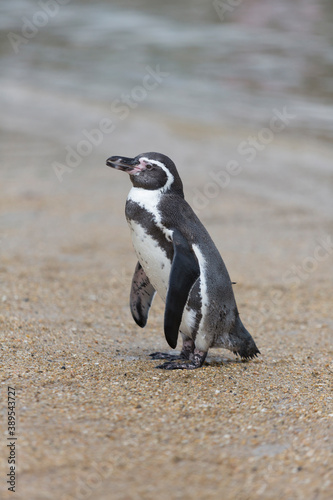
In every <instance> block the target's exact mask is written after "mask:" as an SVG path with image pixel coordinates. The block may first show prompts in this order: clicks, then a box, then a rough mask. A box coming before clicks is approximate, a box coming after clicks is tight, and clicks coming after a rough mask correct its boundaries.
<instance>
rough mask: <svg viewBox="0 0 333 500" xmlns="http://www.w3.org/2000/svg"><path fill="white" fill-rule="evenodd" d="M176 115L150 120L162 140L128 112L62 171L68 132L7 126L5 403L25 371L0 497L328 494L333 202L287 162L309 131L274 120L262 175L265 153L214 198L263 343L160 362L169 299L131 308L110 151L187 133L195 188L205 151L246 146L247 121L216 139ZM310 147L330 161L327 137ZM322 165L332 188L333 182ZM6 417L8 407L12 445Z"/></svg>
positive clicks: (184, 151) (213, 220) (118, 188)
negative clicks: (193, 365) (251, 349)
mask: <svg viewBox="0 0 333 500" xmlns="http://www.w3.org/2000/svg"><path fill="white" fill-rule="evenodd" d="M149 126H150V127H151V129H150V130H149ZM179 127H180V128H179V129H178V131H176V129H175V128H173V129H172V130H173V131H172V130H171V129H168V128H167V127H166V128H163V127H162V126H156V124H155V125H154V124H150V125H149V124H148V123H147V128H148V134H149V133H150V132H151V136H150V138H149V139H150V140H148V139H144V138H143V137H144V134H143V132H142V133H141V135H140V133H139V132H138V133H137V134H136V133H134V132H135V130H134V129H135V127H134V126H133V134H132V136H131V138H132V141H131V145H130V147H128V144H127V141H128V133H127V135H125V136H124V134H123V133H122V132H123V131H122V129H121V128H120V129H119V131H117V133H116V135H115V136H114V140H113V142H112V144H111V145H108V144H106V143H105V144H104V143H103V146H102V147H101V148H100V150H98V151H95V152H94V154H93V155H91V157H90V158H89V162H85V164H84V165H83V166H82V168H80V169H77V170H74V171H73V172H72V173H70V174H67V175H66V177H64V180H63V182H62V183H59V182H58V180H57V179H56V177H55V175H54V172H52V169H50V164H51V162H52V160H53V159H54V157H55V155H56V154H58V156H61V151H62V149H61V146H59V144H52V143H51V142H50V143H49V142H47V141H40V142H37V141H36V138H34V141H33V142H31V141H30V140H29V138H28V137H26V136H25V137H19V136H16V135H14V134H8V135H7V136H4V141H3V152H4V158H5V161H4V163H3V165H2V167H1V174H0V175H1V185H2V186H5V191H4V194H3V196H2V197H1V200H0V210H1V211H0V215H1V228H2V233H1V234H2V237H1V253H2V260H1V267H0V273H1V274H0V277H1V293H0V300H1V313H0V324H1V368H0V376H1V409H2V414H3V415H6V398H7V387H8V386H11V387H14V388H15V389H16V395H17V432H18V433H17V437H18V440H17V459H18V477H17V487H16V490H17V491H16V493H15V495H13V494H12V493H11V492H8V491H7V486H6V484H5V481H6V479H5V478H6V474H7V473H8V464H7V463H6V462H5V461H4V460H2V461H1V464H0V477H1V481H0V491H1V498H4V499H7V498H17V499H29V500H30V499H31V500H32V499H33V500H44V499H57V500H58V499H61V500H69V499H81V498H84V499H86V498H87V499H88V498H99V499H101V500H103V499H112V500H136V499H147V500H148V499H149V500H150V499H156V498H159V499H161V500H163V499H170V498H174V499H177V498H179V499H190V498H197V499H201V498H207V499H216V500H217V499H221V498H223V499H236V498H237V499H242V500H247V499H258V498H262V499H272V500H273V499H277V498H279V499H290V500H295V499H300V500H301V499H304V498H306V499H311V500H312V499H313V500H315V499H316V500H318V499H320V500H324V499H329V498H331V494H332V487H333V485H332V481H333V465H332V464H333V460H332V458H333V457H332V439H333V430H332V423H333V405H332V371H333V361H332V353H333V345H332V330H333V321H332V299H331V295H332V293H331V292H332V289H331V287H332V259H333V249H332V248H330V246H329V243H327V242H329V241H330V240H329V237H330V235H332V234H333V224H332V219H333V218H332V214H331V213H329V205H327V204H325V203H323V205H325V210H323V211H322V210H321V206H320V203H319V202H317V205H316V202H315V201H314V198H313V196H311V191H310V190H309V193H307V191H306V190H305V188H304V179H305V178H306V176H307V175H309V177H308V179H311V175H312V174H311V175H310V173H308V174H306V173H304V172H301V170H300V172H301V173H300V178H299V181H300V182H301V181H302V180H303V188H302V189H303V191H302V190H301V191H300V192H299V193H298V194H297V196H296V198H295V199H293V196H292V194H290V195H289V196H287V195H288V193H289V191H288V190H290V189H291V186H292V184H291V182H292V181H294V182H295V193H296V191H297V187H299V186H300V184H299V183H298V182H297V177H296V178H291V177H290V178H288V177H287V172H288V171H289V172H293V171H292V168H294V167H295V161H296V158H299V155H298V153H297V152H298V151H300V148H301V144H302V142H301V141H299V142H298V140H297V138H288V136H283V137H282V136H281V138H277V139H276V141H274V144H272V145H271V146H270V147H269V148H267V150H266V151H264V152H263V154H262V155H260V156H259V155H258V158H257V159H256V161H255V162H254V163H255V165H256V168H258V169H259V172H262V175H259V176H258V178H257V180H256V179H255V176H256V171H255V170H250V171H246V172H244V174H242V175H240V176H239V178H237V179H235V180H234V182H231V183H230V185H229V186H228V188H227V189H224V190H221V193H219V194H218V195H217V196H215V197H212V199H210V200H209V203H208V205H207V207H205V208H204V209H202V210H201V211H200V217H201V218H202V220H203V221H204V223H205V224H206V226H207V228H208V229H209V231H210V233H211V234H212V236H213V238H214V240H215V242H216V244H217V246H218V248H219V249H220V251H221V254H222V256H223V258H224V260H225V262H226V264H227V267H228V269H229V272H230V274H231V277H232V279H233V281H236V282H237V285H236V287H235V294H236V299H237V303H238V306H239V309H240V312H241V315H242V318H243V321H244V323H245V325H246V326H248V328H249V330H250V331H251V333H252V334H253V337H254V339H255V341H256V343H257V345H258V347H259V349H260V351H261V356H260V357H259V358H258V359H256V360H254V361H251V362H248V363H243V362H241V361H240V360H239V359H237V358H236V357H235V356H233V355H232V354H231V353H229V352H228V351H225V350H217V349H212V350H211V351H210V352H209V357H208V360H207V363H206V364H205V366H204V367H203V368H202V369H200V370H196V371H188V372H186V371H173V372H164V371H161V370H156V369H155V368H154V367H155V365H156V364H157V362H156V361H150V358H149V356H148V354H149V353H150V352H154V351H156V350H168V349H167V346H166V342H165V340H164V338H163V332H162V324H163V304H162V302H161V301H160V300H159V299H158V298H157V299H156V300H155V303H154V305H153V308H152V310H151V314H150V318H149V322H148V326H147V327H146V329H144V330H141V329H140V328H138V327H137V326H136V325H135V324H134V323H133V320H132V319H131V316H130V311H129V308H128V294H129V287H130V281H131V275H132V272H133V269H134V266H135V263H136V259H135V256H134V251H133V250H132V247H131V242H130V236H129V231H128V228H127V225H126V222H125V218H124V213H123V209H124V203H125V198H126V196H127V192H128V190H129V187H130V185H129V181H128V178H127V177H126V176H125V175H122V174H121V173H119V172H114V171H111V170H109V169H107V168H106V167H104V161H105V158H106V157H107V156H109V155H111V154H118V153H119V154H126V155H128V156H130V155H131V154H133V155H134V154H137V153H139V152H141V151H144V150H147V149H148V150H149V149H151V144H152V143H153V144H154V145H155V146H156V147H155V148H154V149H157V150H158V149H160V150H161V151H162V152H165V153H170V155H171V152H172V151H175V156H176V159H177V160H178V163H179V165H178V167H179V170H180V172H181V175H182V178H183V181H184V184H185V192H186V197H187V199H188V200H189V201H190V202H191V201H193V197H194V194H193V193H195V192H196V191H195V189H197V188H200V189H201V190H202V189H203V186H204V185H205V184H204V182H205V175H207V171H206V174H205V172H204V171H203V169H202V164H201V162H200V159H199V158H200V155H199V152H200V151H201V152H202V155H205V154H207V155H209V153H208V149H210V150H212V148H211V147H213V146H214V147H215V150H216V151H217V150H218V148H219V147H223V151H224V154H225V158H226V159H232V158H233V156H232V155H233V152H234V151H235V147H236V146H237V144H238V143H239V140H240V136H241V134H239V135H238V136H236V137H235V136H234V135H233V134H232V133H230V136H228V134H227V133H225V134H224V135H223V138H222V139H219V137H218V134H217V135H216V137H215V138H214V137H213V138H212V134H211V133H208V134H207V135H206V136H204V135H203V133H202V131H197V130H195V128H192V129H191V128H190V127H189V128H188V129H187V130H185V129H184V128H183V129H182V127H181V126H179ZM154 128H155V130H154ZM180 130H183V135H182V137H181V139H179V131H180ZM127 132H128V131H127ZM177 134H178V136H177ZM148 143H150V147H149V146H148ZM221 143H222V145H221ZM163 144H164V147H163ZM140 146H141V147H140ZM208 146H211V147H208ZM62 147H63V146H62ZM307 147H308V149H309V152H310V149H311V148H312V149H311V151H312V152H313V154H314V156H316V155H315V152H316V151H317V150H320V151H321V155H320V156H319V158H320V159H321V160H322V163H325V161H324V158H325V157H326V156H325V155H326V149H325V148H326V146H325V144H324V143H323V144H319V143H313V144H312V145H309V144H307ZM193 148H194V149H193ZM278 152H280V153H278ZM279 154H280V156H279ZM205 158H206V159H207V156H205ZM307 158H308V161H309V164H311V155H308V157H307ZM208 162H209V164H213V163H214V159H213V156H212V157H211V158H208ZM274 162H275V163H274ZM279 162H280V164H281V166H282V167H283V168H284V170H283V172H285V175H284V176H282V175H281V178H280V183H281V185H283V183H284V185H285V190H283V189H280V191H279V189H278V187H279V186H277V185H276V184H274V180H272V179H274V177H272V176H273V173H272V174H271V175H272V176H271V177H270V175H269V174H267V175H266V179H267V185H269V186H270V188H271V191H272V193H273V192H274V185H275V186H276V196H269V193H268V191H267V189H268V188H267V189H264V188H262V189H261V187H260V186H261V185H260V182H263V179H264V178H265V177H264V172H265V167H266V169H267V165H274V164H278V163H279ZM288 164H290V166H291V167H290V168H291V170H288V168H286V165H288ZM182 165H184V167H183V168H182ZM185 165H187V166H188V167H185ZM92 166H93V167H92ZM189 166H190V167H189ZM206 168H208V166H206ZM214 168H216V169H217V168H218V162H216V163H215V166H214ZM260 169H261V170H260ZM257 172H258V171H257ZM271 172H273V170H272V171H271ZM320 175H322V176H323V175H324V173H323V172H321V174H320ZM325 175H327V182H326V181H324V180H323V178H322V184H321V186H322V189H323V192H324V191H325V189H326V187H327V186H328V182H332V180H331V177H329V174H328V173H327V174H325ZM302 176H303V177H302ZM304 176H305V177H304ZM313 176H314V179H317V181H318V182H319V180H318V176H316V175H315V173H313ZM270 179H271V180H270ZM256 181H257V185H258V187H257V189H254V187H253V186H254V185H255V182H256ZM269 182H271V184H269ZM313 182H315V180H314V181H313ZM314 186H316V185H315V184H312V188H313V187H314ZM318 189H319V188H318ZM279 193H282V194H283V193H285V196H284V197H283V196H279ZM312 195H315V193H314V192H312ZM307 198H308V203H307ZM323 200H324V198H323ZM316 206H317V209H316ZM325 241H326V246H327V248H326V250H325ZM323 242H324V243H323ZM325 252H326V253H325ZM293 266H298V267H297V268H295V267H293ZM297 269H298V270H297ZM5 432H6V427H5V424H4V419H2V436H3V440H2V456H6V453H7V450H6V441H5V440H6V437H7V435H6V434H5Z"/></svg>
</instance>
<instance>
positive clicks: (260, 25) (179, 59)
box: [0, 0, 333, 137]
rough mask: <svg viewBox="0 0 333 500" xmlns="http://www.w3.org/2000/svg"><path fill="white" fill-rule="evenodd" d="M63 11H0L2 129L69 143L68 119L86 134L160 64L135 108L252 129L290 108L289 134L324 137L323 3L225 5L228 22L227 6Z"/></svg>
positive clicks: (329, 120)
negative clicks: (159, 73) (58, 137)
mask: <svg viewBox="0 0 333 500" xmlns="http://www.w3.org/2000/svg"><path fill="white" fill-rule="evenodd" d="M61 1H62V2H65V3H66V2H68V0H59V3H60V2H61ZM59 3H57V0H52V1H51V4H52V5H53V7H52V5H51V7H52V8H53V9H54V12H53V14H52V16H51V14H50V13H49V14H48V11H46V12H45V9H47V7H45V8H44V10H43V9H42V7H41V5H42V4H43V2H42V3H41V4H38V3H37V2H35V1H33V0H15V1H13V2H6V3H2V6H1V21H0V23H1V24H0V26H1V34H2V43H1V51H0V61H1V68H2V72H1V79H0V84H1V88H2V91H1V97H0V99H1V109H2V113H1V115H2V120H1V123H0V125H1V126H2V127H5V128H10V129H15V130H17V129H19V130H21V131H26V130H28V131H29V132H31V130H34V131H35V132H38V131H41V133H42V134H50V135H52V134H53V133H56V134H59V125H62V130H63V132H64V133H66V134H68V133H70V131H71V127H72V126H75V124H76V121H75V120H74V119H73V112H74V113H76V114H77V115H78V114H80V118H81V119H82V122H83V126H84V125H85V122H86V121H89V117H90V119H91V116H92V114H93V110H94V108H96V107H98V108H99V112H100V109H101V108H102V109H103V108H104V109H108V110H109V109H110V106H111V103H112V102H113V101H114V100H115V99H119V100H122V96H123V95H124V94H129V95H131V93H133V89H135V87H137V86H142V80H143V78H144V77H145V75H147V66H149V67H150V68H153V69H154V68H156V67H157V66H159V68H160V70H161V71H162V72H163V73H164V74H165V76H163V77H162V78H161V82H157V83H158V84H159V85H158V86H157V88H156V89H154V90H148V91H147V95H146V96H145V97H144V98H142V97H143V95H144V93H143V92H141V94H140V91H138V90H137V91H134V95H135V96H136V98H137V100H138V101H139V100H140V101H139V103H140V109H141V110H144V109H150V110H154V111H157V112H158V113H168V114H171V115H173V116H177V117H181V118H184V117H186V118H189V119H191V120H193V119H195V120H198V121H200V123H202V122H207V123H217V124H221V123H224V124H230V123H232V124H235V125H237V124H239V123H242V124H244V123H248V124H249V125H251V126H252V125H256V124H263V123H265V120H267V119H268V118H269V117H270V116H271V114H272V109H273V108H275V107H276V108H279V109H282V108H283V106H286V107H287V108H288V109H290V110H292V112H293V113H294V114H295V115H296V120H295V122H294V124H293V129H294V130H295V129H297V130H300V131H306V133H307V134H311V135H317V136H324V137H332V133H333V52H332V44H331V42H332V33H333V30H332V19H333V5H332V3H330V2H328V1H323V0H322V1H319V2H318V1H315V0H299V1H296V2H292V5H291V3H290V2H288V1H287V0H278V1H274V2H273V1H271V2H262V1H259V0H257V1H252V2H251V3H249V2H242V1H241V0H240V1H239V2H238V4H239V6H237V7H232V5H233V4H235V2H231V1H230V2H229V4H230V5H229V7H230V8H229V9H227V11H226V12H225V13H224V14H223V11H222V10H221V9H222V7H221V4H222V3H223V2H220V3H219V2H215V3H214V2H209V3H207V4H205V3H203V2H199V1H196V2H193V0H191V1H184V2H182V4H181V6H179V4H178V3H177V2H171V3H170V2H168V4H167V5H166V4H165V3H164V2H156V1H155V2H152V1H147V0H146V1H143V0H141V1H139V2H131V1H125V2H124V1H122V2H120V1H115V2H112V4H110V2H107V1H101V0H99V1H97V2H92V1H84V2H82V1H80V2H78V1H69V2H68V3H67V5H59ZM236 3H237V2H236ZM225 4H227V5H228V1H226V2H224V5H225ZM214 5H216V7H214ZM219 5H220V7H218V6H219ZM51 7H49V8H51ZM51 11H52V10H51ZM51 11H50V12H51ZM221 17H223V20H222V19H221ZM31 24H32V25H31ZM38 25H43V26H38ZM13 34H15V35H20V36H21V39H19V40H17V38H15V36H14V37H13ZM22 35H23V36H22ZM28 36H29V38H28ZM166 74H167V76H166ZM141 98H142V100H141ZM135 104H138V102H134V103H133V104H132V105H133V106H134V105H135ZM67 105H69V106H67ZM75 105H76V107H75ZM73 107H74V108H75V109H74V111H73ZM66 108H67V112H66ZM60 111H61V114H60ZM95 112H96V114H97V115H98V110H96V109H95ZM114 114H117V112H115V113H114ZM118 114H120V113H119V111H118ZM59 115H60V116H59ZM42 120H43V121H45V120H47V123H45V122H44V123H41V121H42ZM60 135H61V133H60Z"/></svg>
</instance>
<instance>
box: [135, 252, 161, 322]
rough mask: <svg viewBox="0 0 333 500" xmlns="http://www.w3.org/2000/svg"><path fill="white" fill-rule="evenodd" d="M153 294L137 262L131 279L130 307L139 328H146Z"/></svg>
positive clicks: (152, 289)
mask: <svg viewBox="0 0 333 500" xmlns="http://www.w3.org/2000/svg"><path fill="white" fill-rule="evenodd" d="M155 293H156V291H155V288H154V287H153V285H152V284H151V283H150V281H149V279H148V277H147V275H146V273H145V272H144V270H143V269H142V267H141V264H140V262H138V263H137V265H136V268H135V271H134V275H133V279H132V287H131V294H130V307H131V313H132V316H133V319H134V321H135V322H136V323H137V324H138V325H139V326H141V328H143V327H144V326H146V323H147V318H148V313H149V309H150V306H151V303H152V302H153V298H154V295H155Z"/></svg>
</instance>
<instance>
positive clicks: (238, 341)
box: [229, 316, 260, 359]
mask: <svg viewBox="0 0 333 500" xmlns="http://www.w3.org/2000/svg"><path fill="white" fill-rule="evenodd" d="M229 340H230V344H231V346H232V347H231V350H232V351H233V352H234V353H235V354H238V355H239V356H240V357H241V358H243V359H252V358H255V357H257V356H258V354H260V351H259V349H258V347H257V346H256V343H255V341H254V340H253V338H252V336H251V334H250V333H249V332H248V331H247V329H246V328H245V326H244V325H243V323H242V321H241V319H240V317H239V316H237V319H236V322H235V325H234V327H233V329H232V330H231V332H230V333H229Z"/></svg>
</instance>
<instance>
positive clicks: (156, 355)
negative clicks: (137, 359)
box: [149, 352, 184, 361]
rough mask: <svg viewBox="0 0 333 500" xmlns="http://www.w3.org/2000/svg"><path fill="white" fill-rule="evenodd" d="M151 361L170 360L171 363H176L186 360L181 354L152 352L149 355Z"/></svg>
mask: <svg viewBox="0 0 333 500" xmlns="http://www.w3.org/2000/svg"><path fill="white" fill-rule="evenodd" d="M149 356H150V357H151V359H168V360H169V361H176V360H177V359H184V358H183V357H182V356H181V354H180V355H178V354H169V353H167V352H152V353H151V354H149Z"/></svg>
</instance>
